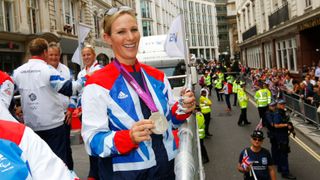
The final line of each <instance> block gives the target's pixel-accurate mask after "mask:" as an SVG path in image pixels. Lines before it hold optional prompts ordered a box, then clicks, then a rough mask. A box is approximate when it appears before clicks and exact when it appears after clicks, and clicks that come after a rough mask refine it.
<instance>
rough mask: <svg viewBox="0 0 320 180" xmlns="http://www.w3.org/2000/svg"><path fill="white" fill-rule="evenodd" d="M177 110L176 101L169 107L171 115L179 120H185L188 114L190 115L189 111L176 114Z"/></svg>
mask: <svg viewBox="0 0 320 180" xmlns="http://www.w3.org/2000/svg"><path fill="white" fill-rule="evenodd" d="M177 110H178V102H176V103H175V104H174V105H173V106H172V108H171V112H172V115H173V116H175V117H176V119H177V120H179V121H185V120H186V119H187V118H188V117H189V116H190V115H191V112H190V113H187V114H180V115H178V114H177V113H176V112H177Z"/></svg>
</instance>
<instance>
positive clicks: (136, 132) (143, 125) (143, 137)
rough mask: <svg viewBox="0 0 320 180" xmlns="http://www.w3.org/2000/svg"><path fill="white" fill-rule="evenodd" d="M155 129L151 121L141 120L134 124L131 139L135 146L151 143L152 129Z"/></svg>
mask: <svg viewBox="0 0 320 180" xmlns="http://www.w3.org/2000/svg"><path fill="white" fill-rule="evenodd" d="M153 128H155V126H154V122H153V121H150V120H146V119H143V120H140V121H138V122H136V123H135V124H133V126H132V128H131V129H130V138H131V140H132V142H134V143H135V144H139V143H140V142H142V141H149V140H151V136H150V135H151V134H152V132H151V129H153Z"/></svg>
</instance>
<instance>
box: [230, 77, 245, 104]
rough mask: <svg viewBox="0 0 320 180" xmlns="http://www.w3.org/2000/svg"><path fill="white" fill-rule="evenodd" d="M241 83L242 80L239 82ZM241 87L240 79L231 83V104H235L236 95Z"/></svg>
mask: <svg viewBox="0 0 320 180" xmlns="http://www.w3.org/2000/svg"><path fill="white" fill-rule="evenodd" d="M241 83H243V82H241ZM239 89H241V87H240V81H239V80H234V81H233V83H232V93H233V95H234V98H233V106H237V99H238V98H237V96H238V90H239Z"/></svg>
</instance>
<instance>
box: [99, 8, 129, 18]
mask: <svg viewBox="0 0 320 180" xmlns="http://www.w3.org/2000/svg"><path fill="white" fill-rule="evenodd" d="M121 10H122V11H131V10H132V8H131V7H129V6H120V7H111V8H110V9H107V10H106V12H105V13H104V16H112V15H114V14H115V13H116V12H118V11H121Z"/></svg>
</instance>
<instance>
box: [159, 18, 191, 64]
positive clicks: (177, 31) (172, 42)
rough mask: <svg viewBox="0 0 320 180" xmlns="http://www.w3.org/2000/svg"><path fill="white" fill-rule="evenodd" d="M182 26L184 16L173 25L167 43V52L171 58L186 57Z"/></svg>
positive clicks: (176, 19)
mask: <svg viewBox="0 0 320 180" xmlns="http://www.w3.org/2000/svg"><path fill="white" fill-rule="evenodd" d="M182 28H184V27H183V24H182V16H181V15H178V16H177V17H176V18H175V19H174V20H173V21H172V23H171V26H170V29H169V33H168V36H167V39H166V42H165V45H164V46H165V47H164V48H165V50H166V52H167V54H168V55H169V56H171V57H181V58H184V57H185V53H186V52H185V48H184V43H185V38H184V34H183V33H184V31H183V29H182Z"/></svg>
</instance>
